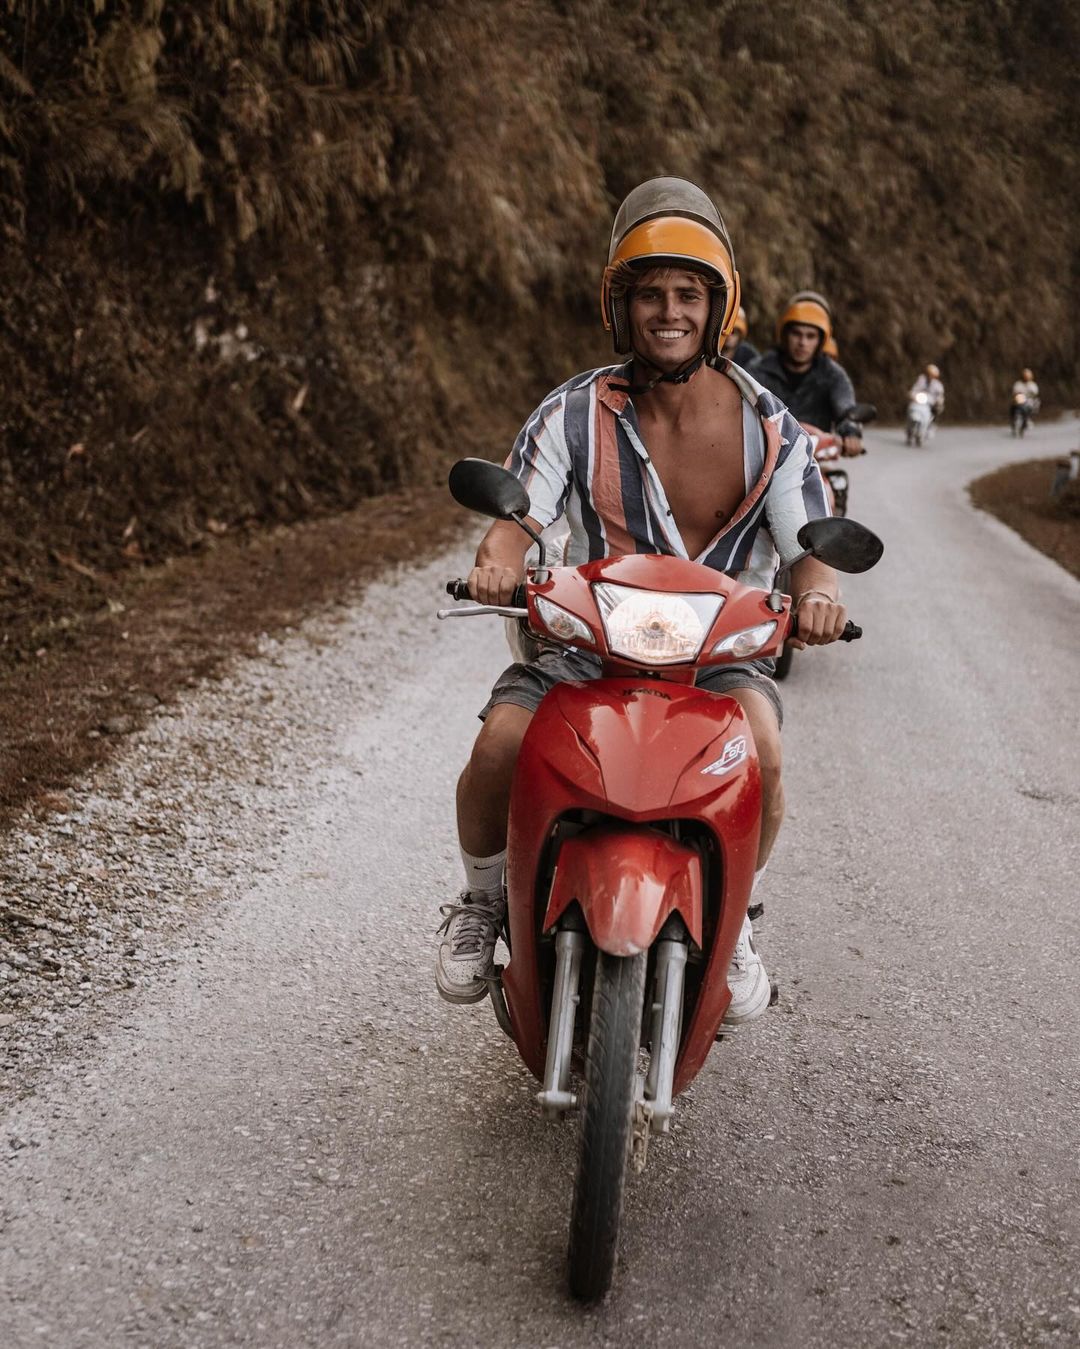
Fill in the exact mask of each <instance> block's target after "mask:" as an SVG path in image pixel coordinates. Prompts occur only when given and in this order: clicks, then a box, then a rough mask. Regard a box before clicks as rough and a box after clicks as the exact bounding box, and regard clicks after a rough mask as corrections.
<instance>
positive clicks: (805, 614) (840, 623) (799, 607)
mask: <svg viewBox="0 0 1080 1349" xmlns="http://www.w3.org/2000/svg"><path fill="white" fill-rule="evenodd" d="M795 617H796V619H797V621H798V625H797V627H796V628H793V630H792V635H791V636H790V637H789V638H788V643H789V644H790V645H791V646H793V647H795V649H796V650H801V649H802V648H803V647H806V646H827V645H828V644H829V643H830V642H836V641H839V639H840V637H841V634H842V633H843V631H844V624H845V623H846V622H847V609H846V608H845V607H844V606H843V605H842V604H841V603H840V602H839V601H838V600H833V599H830V598H829V597H828V596H827V595H824V594H819V593H818V592H817V591H813V590H810V591H807V593H806V594H805V595H802V596H800V598H799V601H798V603H797V604H796V606H795ZM796 633H797V634H798V635H796Z"/></svg>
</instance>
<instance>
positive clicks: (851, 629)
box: [791, 614, 862, 642]
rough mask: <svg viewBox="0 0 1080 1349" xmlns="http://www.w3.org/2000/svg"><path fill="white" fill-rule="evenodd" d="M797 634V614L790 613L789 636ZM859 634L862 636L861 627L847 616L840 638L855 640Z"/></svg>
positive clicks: (847, 640) (844, 640)
mask: <svg viewBox="0 0 1080 1349" xmlns="http://www.w3.org/2000/svg"><path fill="white" fill-rule="evenodd" d="M798 635H799V615H798V614H792V615H791V636H792V637H798ZM861 636H862V628H860V627H859V625H858V624H857V623H852V621H851V619H850V618H849V619H848V621H847V622H846V623H845V624H844V631H843V632H842V633H841V634H840V640H841V641H842V642H857V641H858V640H859V638H860V637H861Z"/></svg>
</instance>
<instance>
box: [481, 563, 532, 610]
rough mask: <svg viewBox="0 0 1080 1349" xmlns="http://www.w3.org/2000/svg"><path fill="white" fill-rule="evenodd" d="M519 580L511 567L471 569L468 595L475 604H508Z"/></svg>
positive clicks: (519, 582)
mask: <svg viewBox="0 0 1080 1349" xmlns="http://www.w3.org/2000/svg"><path fill="white" fill-rule="evenodd" d="M521 579H522V578H521V576H520V575H519V574H518V573H517V572H516V571H514V569H513V568H512V567H498V566H496V567H473V569H472V571H471V572H469V594H470V595H471V596H472V597H473V599H474V600H476V602H477V604H510V603H512V601H513V598H514V591H515V590H516V589H517V587H518V586H519V585H520V584H521Z"/></svg>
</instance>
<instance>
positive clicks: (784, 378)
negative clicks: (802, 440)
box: [750, 290, 863, 455]
mask: <svg viewBox="0 0 1080 1349" xmlns="http://www.w3.org/2000/svg"><path fill="white" fill-rule="evenodd" d="M831 335H832V314H831V312H830V310H829V304H828V301H827V300H826V299H825V297H824V296H823V295H819V294H818V293H817V292H816V291H812V290H804V291H799V292H798V293H797V294H795V295H793V296H792V297H791V299H790V300H789V301H788V303H787V307H786V308H785V310H784V312H783V313H782V314H781V315H780V318H779V321H778V322H777V325H776V346H775V347H773V348H772V350H771V351H767V352H766V353H765V354H764V355H763V356H759V357H758V359H757V360H756V361H755V362H754V364H753V365H752V366H751V368H750V373H751V374H752V375H753V377H754V378H755V379H756V380H758V381H759V383H761V384H763V385H764V386H765V388H766V389H768V390H769V391H770V392H771V393H774V394H776V396H777V398H779V399H780V400H781V402H783V403H785V404H786V405H787V408H788V411H789V412H790V413H791V415H792V416H793V417H794V418H795V420H796V421H799V422H806V423H809V424H810V425H811V426H816V427H818V428H820V429H821V430H822V431H831V430H833V429H834V428H835V429H836V431H837V432H838V433H839V435H840V437H841V448H842V450H843V452H844V454H846V455H856V454H862V452H863V443H862V427H861V426H859V424H858V422H853V421H848V420H845V419H844V413H845V412H847V411H848V410H849V409H850V408H851V407H852V406H853V405H854V403H855V389H854V387H853V386H852V383H851V380H850V379H849V378H848V373H847V371H846V370H845V369H844V367H843V366H842V365H840V364H838V363H837V362H836V361H834V360H832V359H831V358H830V357H828V356H826V355H825V352H824V350H823V348H824V346H825V343H826V341H827V340H828V339H829V337H831Z"/></svg>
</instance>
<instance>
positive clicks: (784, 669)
mask: <svg viewBox="0 0 1080 1349" xmlns="http://www.w3.org/2000/svg"><path fill="white" fill-rule="evenodd" d="M794 655H795V648H794V647H793V646H787V645H785V646H784V648H783V650H782V651H781V652H780V654H779V656H777V658H776V669H775V670H774V671H773V678H774V679H786V678H787V677H788V675H789V674H790V673H791V660H792V657H793V656H794Z"/></svg>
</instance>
